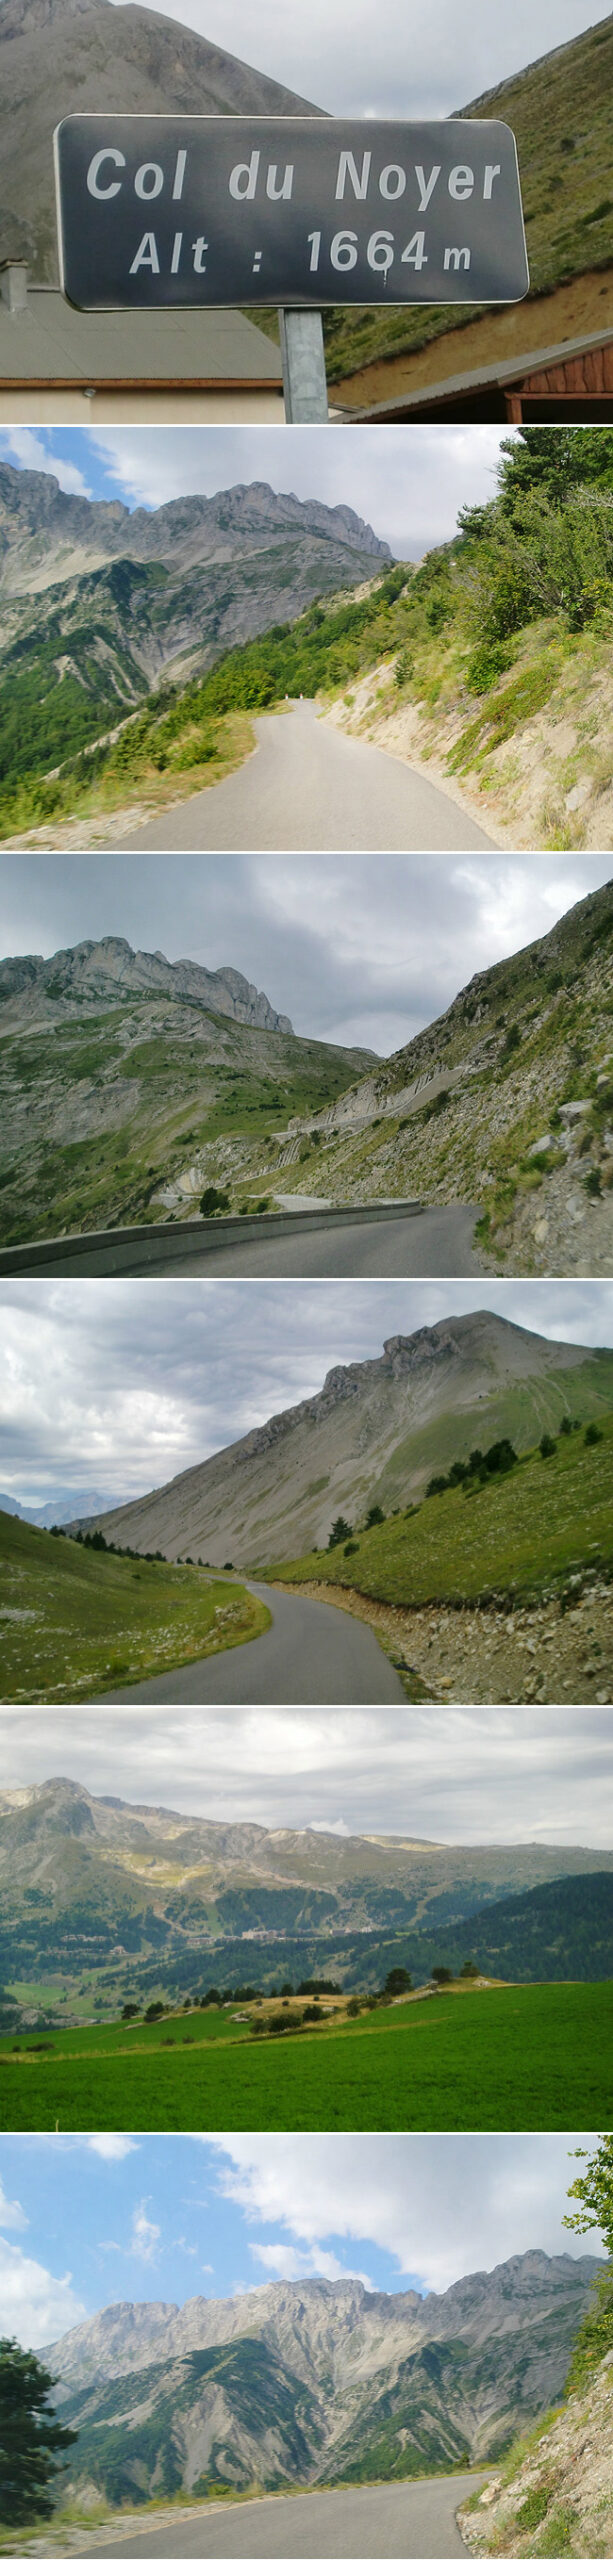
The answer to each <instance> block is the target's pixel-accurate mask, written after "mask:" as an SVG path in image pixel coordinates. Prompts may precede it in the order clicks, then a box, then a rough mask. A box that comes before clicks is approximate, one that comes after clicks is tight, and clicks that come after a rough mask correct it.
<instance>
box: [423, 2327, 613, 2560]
mask: <svg viewBox="0 0 613 2560" xmlns="http://www.w3.org/2000/svg"><path fill="white" fill-rule="evenodd" d="M458 2524H459V2527H460V2532H461V2534H462V2537H463V2540H464V2542H465V2543H466V2544H467V2547H468V2550H469V2551H472V2552H475V2553H477V2552H478V2553H481V2554H483V2555H485V2554H486V2553H488V2552H492V2553H493V2552H496V2553H497V2554H500V2560H502V2555H503V2554H505V2555H507V2560H524V2554H525V2555H526V2560H537V2555H538V2553H539V2552H541V2551H542V2552H551V2553H561V2552H568V2553H569V2555H573V2554H574V2555H581V2560H607V2555H608V2553H610V2552H611V2550H613V2349H612V2350H611V2352H610V2354H609V2355H607V2356H605V2357H604V2358H603V2362H602V2364H601V2365H600V2366H599V2368H598V2372H597V2375H596V2379H595V2381H594V2382H593V2383H592V2384H591V2387H590V2389H589V2390H588V2391H584V2392H583V2391H582V2392H581V2393H577V2395H576V2396H575V2395H573V2397H572V2398H571V2399H570V2400H569V2401H568V2403H567V2406H566V2408H564V2409H562V2411H561V2413H560V2416H559V2418H556V2419H555V2420H554V2424H553V2426H551V2427H548V2428H547V2430H546V2432H545V2433H544V2434H543V2435H542V2436H540V2437H538V2438H537V2441H536V2443H535V2444H534V2445H533V2446H532V2447H531V2449H530V2450H529V2451H527V2453H526V2457H525V2460H524V2461H523V2462H522V2463H520V2465H519V2467H518V2468H517V2469H516V2470H515V2472H514V2474H513V2477H512V2479H510V2480H507V2481H506V2482H505V2481H504V2479H503V2477H502V2476H501V2475H500V2473H498V2475H495V2476H494V2478H493V2480H490V2481H489V2482H488V2485H487V2488H485V2489H482V2490H481V2494H480V2496H476V2497H475V2501H474V2505H471V2507H469V2508H467V2507H464V2508H463V2509H460V2513H459V2516H458Z"/></svg>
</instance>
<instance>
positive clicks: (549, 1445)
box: [539, 1431, 556, 1458]
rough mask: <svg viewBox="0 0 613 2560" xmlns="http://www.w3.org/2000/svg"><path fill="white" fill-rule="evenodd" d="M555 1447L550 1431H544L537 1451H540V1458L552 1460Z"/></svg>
mask: <svg viewBox="0 0 613 2560" xmlns="http://www.w3.org/2000/svg"><path fill="white" fill-rule="evenodd" d="M555 1445H556V1444H555V1440H552V1437H551V1432H550V1431H544V1432H543V1436H542V1439H541V1440H539V1449H540V1452H541V1457H542V1458H553V1457H554V1455H555Z"/></svg>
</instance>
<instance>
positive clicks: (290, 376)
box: [55, 113, 530, 420]
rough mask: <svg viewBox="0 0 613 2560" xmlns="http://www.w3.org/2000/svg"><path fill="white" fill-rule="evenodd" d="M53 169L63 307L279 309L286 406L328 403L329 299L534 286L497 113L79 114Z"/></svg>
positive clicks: (318, 410) (408, 297)
mask: <svg viewBox="0 0 613 2560" xmlns="http://www.w3.org/2000/svg"><path fill="white" fill-rule="evenodd" d="M55 167H56V188H57V205H58V233H59V251H60V275H61V282H62V290H63V292H64V293H65V294H66V296H67V299H68V301H69V302H72V303H74V304H75V306H76V308H77V310H80V311H108V310H111V311H112V310H115V311H126V310H139V311H142V310H157V311H159V312H160V313H161V312H163V311H165V310H168V309H170V308H174V307H175V306H176V305H183V306H186V305H187V306H189V307H194V306H203V307H208V308H209V309H212V308H214V307H216V306H220V305H225V306H226V307H228V306H229V307H230V308H231V309H234V310H241V309H242V310H244V309H245V308H251V307H254V306H257V305H258V304H259V305H261V306H268V307H270V306H271V305H272V306H273V307H276V309H278V310H279V311H280V312H281V314H282V315H283V316H282V322H281V339H282V353H283V370H284V381H285V389H286V402H287V414H288V417H289V418H293V419H296V418H298V417H300V418H313V419H315V420H318V419H321V418H325V417H327V414H328V412H327V397H326V387H325V365H324V359H323V341H322V329H321V312H322V310H325V309H328V308H331V307H333V306H334V305H335V304H337V305H338V304H339V303H341V304H345V305H351V304H355V303H361V304H373V303H375V304H381V303H383V304H385V303H390V304H393V303H396V304H413V303H429V304H432V303H452V304H462V303H464V304H466V303H467V302H469V303H471V304H473V305H474V304H479V303H486V304H492V303H506V302H520V301H521V300H522V299H523V296H524V294H526V293H527V292H528V289H529V282H530V278H529V272H528V261H527V255H526V241H525V233H524V223H523V213H522V203H521V191H520V183H519V170H518V165H517V151H516V146H515V138H514V135H513V134H512V133H511V132H510V129H509V127H508V125H505V124H500V123H498V122H494V121H491V122H490V121H489V120H488V121H485V120H484V121H483V122H481V121H480V120H478V119H475V120H474V121H473V119H471V118H468V117H452V118H450V119H449V120H447V121H446V122H445V123H439V124H399V123H393V122H389V123H388V122H386V123H375V122H373V123H372V124H371V123H370V122H362V123H359V124H355V123H351V122H349V121H348V120H346V119H344V118H335V117H332V116H283V117H274V116H273V117H271V116H256V117H253V116H251V117H249V116H198V115H196V116H181V115H171V116H121V115H114V114H112V113H111V114H109V115H74V116H67V117H66V119H65V121H64V123H63V124H61V125H59V126H58V129H57V132H56V135H55Z"/></svg>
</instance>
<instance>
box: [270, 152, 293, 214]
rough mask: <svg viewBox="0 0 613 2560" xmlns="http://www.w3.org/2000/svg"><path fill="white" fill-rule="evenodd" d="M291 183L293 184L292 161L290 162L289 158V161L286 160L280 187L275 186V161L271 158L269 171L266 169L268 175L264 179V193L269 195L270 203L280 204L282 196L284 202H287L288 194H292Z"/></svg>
mask: <svg viewBox="0 0 613 2560" xmlns="http://www.w3.org/2000/svg"><path fill="white" fill-rule="evenodd" d="M293 184H294V168H293V162H292V161H291V160H289V161H288V164H287V168H286V170H285V174H284V177H283V178H282V181H281V185H280V187H278V186H277V163H276V160H271V164H270V168H269V171H268V177H267V180H266V194H267V196H270V201H271V204H281V201H282V199H283V198H284V199H285V202H286V204H289V200H290V196H291V194H292V189H293Z"/></svg>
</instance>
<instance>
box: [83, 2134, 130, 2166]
mask: <svg viewBox="0 0 613 2560" xmlns="http://www.w3.org/2000/svg"><path fill="white" fill-rule="evenodd" d="M138 2147H139V2146H138V2143H137V2142H135V2141H134V2139H133V2136H132V2134H131V2133H90V2134H88V2136H87V2148H88V2151H95V2152H97V2155H98V2159H99V2160H126V2159H127V2156H128V2152H129V2151H138Z"/></svg>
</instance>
